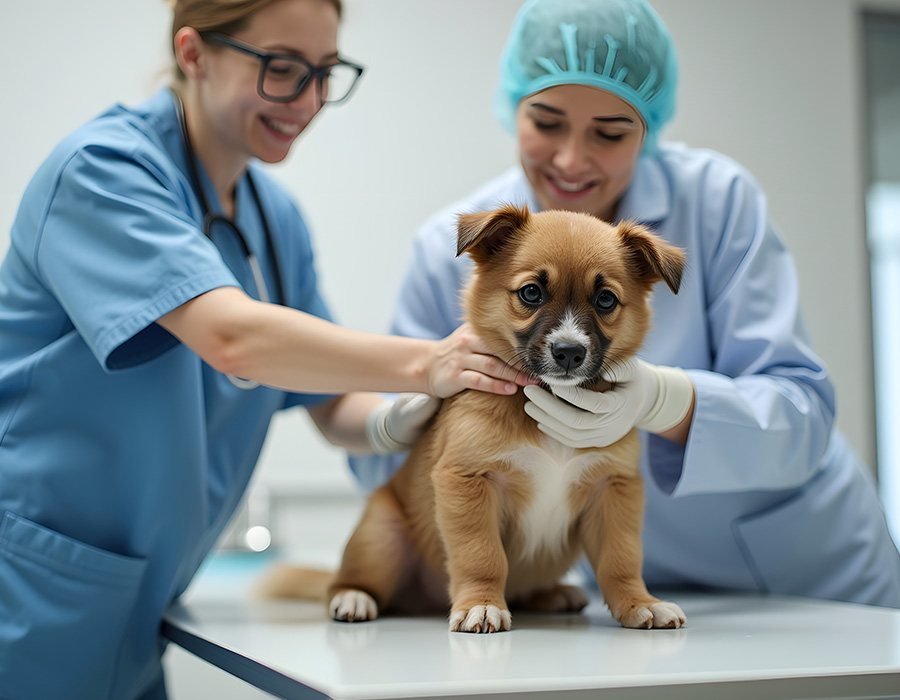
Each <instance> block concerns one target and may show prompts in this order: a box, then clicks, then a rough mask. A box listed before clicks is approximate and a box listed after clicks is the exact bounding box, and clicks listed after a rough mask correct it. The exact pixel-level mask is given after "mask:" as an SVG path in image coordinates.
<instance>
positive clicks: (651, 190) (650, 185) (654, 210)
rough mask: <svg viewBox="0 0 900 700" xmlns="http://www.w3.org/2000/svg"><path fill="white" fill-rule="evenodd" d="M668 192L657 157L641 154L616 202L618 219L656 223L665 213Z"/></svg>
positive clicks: (668, 205) (669, 197)
mask: <svg viewBox="0 0 900 700" xmlns="http://www.w3.org/2000/svg"><path fill="white" fill-rule="evenodd" d="M671 209H672V193H671V190H670V189H669V185H668V183H667V182H666V176H665V173H664V172H663V168H662V165H661V162H660V160H659V158H657V157H653V156H641V157H640V158H639V159H638V164H637V167H636V168H635V171H634V177H633V178H632V179H631V184H630V185H629V186H628V189H627V190H625V194H624V195H623V196H622V201H621V202H620V203H619V211H618V214H617V218H618V220H619V221H637V222H638V223H642V224H658V223H661V222H662V221H665V219H666V218H667V217H668V216H669V213H670V212H671Z"/></svg>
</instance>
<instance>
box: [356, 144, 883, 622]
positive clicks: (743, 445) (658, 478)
mask: <svg viewBox="0 0 900 700" xmlns="http://www.w3.org/2000/svg"><path fill="white" fill-rule="evenodd" d="M506 202H511V203H515V204H527V205H528V206H529V207H530V208H531V209H532V211H540V205H539V204H538V202H537V201H536V199H535V197H534V193H533V191H532V189H531V187H530V186H529V184H528V181H527V179H526V178H525V176H524V174H523V172H522V171H521V169H520V168H514V169H512V170H510V171H508V172H507V173H505V174H504V175H502V176H500V177H498V178H496V179H495V180H493V181H491V182H489V183H487V184H486V185H484V186H483V187H481V188H480V189H479V190H478V191H476V192H475V193H473V194H472V195H470V196H469V197H467V198H465V199H464V200H462V201H460V202H456V203H454V204H452V205H451V206H449V207H447V208H445V209H444V210H442V211H440V212H438V213H436V214H435V215H434V216H433V217H432V218H430V219H429V220H428V221H427V222H426V223H425V224H424V225H423V226H422V228H421V229H420V230H419V232H418V234H417V235H416V238H415V243H414V248H413V251H412V260H411V261H410V263H409V265H408V267H407V271H406V275H405V277H404V279H403V282H402V285H401V288H400V296H399V299H398V302H397V306H396V309H395V314H394V322H393V327H392V331H393V332H394V333H397V334H399V335H409V336H414V337H422V338H442V337H444V336H446V335H447V334H448V333H450V332H451V331H453V330H454V329H455V328H456V327H457V326H458V325H459V323H460V319H461V318H462V309H461V308H460V304H459V299H460V294H459V292H460V290H461V289H462V286H463V284H464V283H465V279H466V277H467V275H468V273H469V271H470V269H471V261H470V259H469V257H468V256H461V257H459V258H457V257H456V217H457V215H458V214H459V213H460V212H471V211H481V210H489V209H494V208H496V207H498V206H500V205H501V204H503V203H506ZM618 217H619V218H620V219H621V220H629V219H630V220H634V221H638V222H641V223H643V224H645V225H647V226H649V227H650V228H651V229H653V230H654V231H655V232H656V233H658V234H659V235H661V236H662V237H663V238H665V239H666V240H668V241H669V242H670V243H673V244H674V245H677V246H679V247H682V248H684V249H685V250H686V252H687V257H688V265H687V270H686V272H685V275H684V278H683V280H682V285H681V289H680V291H679V293H678V295H677V296H676V295H675V294H673V293H672V292H671V291H670V290H669V289H668V288H667V287H665V286H664V285H658V286H657V288H656V290H655V292H654V298H653V313H654V321H653V327H652V330H651V332H650V334H649V336H648V338H647V342H646V343H645V345H644V348H643V350H642V352H641V353H640V355H641V357H642V358H643V359H645V360H647V361H649V362H652V363H655V364H661V365H669V366H676V367H683V368H685V369H686V370H687V371H688V374H689V375H690V377H691V380H692V382H693V384H694V387H695V390H696V405H695V411H694V418H693V424H692V428H691V432H690V436H689V439H688V442H687V445H686V447H684V448H683V447H680V446H678V445H676V444H675V443H672V442H670V441H668V440H665V439H664V438H660V437H659V436H656V435H649V434H645V433H642V434H641V440H642V455H641V471H642V473H643V475H644V477H645V493H646V500H647V504H646V509H645V519H644V533H643V542H644V577H645V579H646V581H647V583H648V585H651V586H704V587H720V588H729V589H739V590H750V591H762V592H772V593H780V594H789V595H802V596H814V597H820V598H830V599H837V600H848V601H855V602H860V603H873V604H878V605H886V606H894V607H900V555H898V552H897V548H896V547H895V545H894V543H893V542H892V541H891V537H890V535H889V533H888V530H887V525H886V523H885V519H884V515H883V512H882V510H881V508H880V505H879V502H878V498H877V494H876V491H875V488H874V486H873V484H872V480H871V476H870V474H869V472H868V470H867V469H866V468H865V466H864V465H862V464H861V462H860V460H859V459H858V457H857V455H856V454H855V453H854V452H853V450H852V449H851V448H850V446H849V445H848V443H847V442H846V440H845V439H844V437H843V436H842V435H841V434H840V433H839V432H838V431H837V430H835V429H834V415H835V397H834V390H833V387H832V383H831V380H830V378H829V375H828V370H827V368H826V366H825V364H824V363H823V362H822V360H821V359H820V358H819V357H818V356H817V355H816V354H815V352H814V351H813V349H812V347H811V343H810V339H809V336H808V334H807V331H806V327H805V324H804V321H803V316H802V313H801V310H800V298H799V297H800V294H799V284H798V280H797V273H796V270H795V267H794V261H793V257H792V256H791V254H790V252H789V251H788V249H787V247H786V246H785V244H784V241H783V239H782V237H781V235H780V234H779V233H778V231H777V230H776V229H775V227H774V225H773V224H772V222H771V220H770V217H769V213H768V207H767V203H766V197H765V195H764V194H763V193H762V191H761V190H760V188H759V186H758V185H757V183H756V182H755V181H754V179H753V178H752V177H751V176H750V175H749V174H748V173H747V172H746V170H744V169H743V168H742V167H741V166H740V165H738V164H737V163H735V162H734V161H732V160H730V159H728V158H726V157H725V156H722V155H721V154H718V153H715V152H712V151H708V150H700V149H691V148H688V147H686V146H684V145H683V144H663V145H661V146H660V148H659V149H658V151H657V152H656V153H655V154H654V155H652V156H643V157H641V158H640V160H639V162H638V165H637V169H636V172H635V175H634V178H633V179H632V182H631V184H630V185H629V188H628V190H627V191H626V193H625V195H624V197H623V199H622V202H621V204H620V207H619V212H618ZM403 458H404V455H388V456H373V457H359V458H352V459H351V467H352V468H353V469H354V472H355V473H356V475H357V477H358V479H359V480H360V481H361V482H362V484H363V485H365V486H367V487H369V488H374V487H375V486H376V485H378V484H380V483H382V482H383V481H385V480H386V479H387V478H389V476H390V475H391V474H392V473H393V471H394V470H395V469H397V468H398V467H399V464H400V463H401V462H402V460H403ZM591 579H593V575H591Z"/></svg>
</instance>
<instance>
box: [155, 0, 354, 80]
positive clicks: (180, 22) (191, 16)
mask: <svg viewBox="0 0 900 700" xmlns="http://www.w3.org/2000/svg"><path fill="white" fill-rule="evenodd" d="M275 1H276V0H166V3H167V4H168V5H169V7H171V8H172V34H171V36H170V37H169V39H170V42H169V45H170V46H171V47H172V53H173V56H174V52H175V35H176V34H177V33H178V30H179V29H181V28H182V27H193V28H194V29H196V30H197V31H198V32H220V33H221V34H232V33H234V32H237V31H240V30H241V29H242V28H243V27H244V26H245V25H246V24H247V22H248V21H249V20H250V18H251V17H252V16H253V15H255V14H256V13H257V12H259V11H260V10H262V9H263V8H264V7H266V6H267V5H271V4H272V3H273V2H275ZM323 2H328V3H330V4H331V5H333V6H334V9H336V10H337V13H338V18H340V16H341V13H342V11H343V7H342V3H341V0H323ZM183 80H184V73H182V72H181V68H179V66H178V62H177V61H176V62H175V83H176V84H179V83H181V82H182V81H183Z"/></svg>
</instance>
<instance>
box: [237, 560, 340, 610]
mask: <svg viewBox="0 0 900 700" xmlns="http://www.w3.org/2000/svg"><path fill="white" fill-rule="evenodd" d="M333 578H334V572H333V571H325V570H323V569H308V568H305V567H300V566H291V565H290V564H282V563H276V564H273V565H272V566H271V567H269V570H268V571H266V572H265V573H264V574H263V576H262V578H261V579H260V580H259V581H258V582H257V584H256V586H255V587H254V592H255V593H256V595H258V596H260V597H262V598H293V599H298V600H316V601H322V602H324V601H325V597H326V595H327V593H328V586H329V584H330V583H331V581H332V579H333Z"/></svg>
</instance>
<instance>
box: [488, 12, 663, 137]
mask: <svg viewBox="0 0 900 700" xmlns="http://www.w3.org/2000/svg"><path fill="white" fill-rule="evenodd" d="M677 83H678V60H677V58H676V56H675V46H674V44H673V43H672V38H671V37H670V36H669V32H668V30H667V29H666V27H665V25H664V24H663V22H662V20H661V19H660V18H659V15H657V14H656V12H655V11H654V9H653V8H652V7H651V6H650V4H649V3H647V2H645V1H644V0H528V2H526V3H525V4H524V5H523V6H522V8H521V9H520V10H519V14H518V15H516V19H515V22H514V23H513V27H512V30H511V32H510V35H509V38H508V39H507V42H506V47H505V48H504V49H503V54H502V56H501V58H500V85H499V87H498V90H497V95H496V100H495V109H496V113H497V116H498V118H499V119H500V123H501V124H503V126H504V127H506V129H507V130H508V131H509V132H510V133H515V130H516V110H517V109H518V106H519V102H520V101H521V100H522V99H523V98H524V97H527V96H528V95H533V94H534V93H536V92H540V91H541V90H545V89H547V88H549V87H554V86H556V85H570V84H574V85H592V86H594V87H598V88H601V89H603V90H606V91H608V92H611V93H613V94H614V95H617V96H618V97H621V98H622V99H623V100H625V101H626V102H628V103H629V104H630V105H631V106H632V107H634V109H635V110H636V111H637V112H638V114H640V115H641V117H642V118H643V120H644V123H645V125H646V127H647V134H646V138H645V141H644V152H645V153H651V152H652V151H653V150H654V149H655V148H656V141H657V137H658V135H659V131H660V129H662V127H663V126H664V125H665V124H666V123H667V122H668V121H669V120H670V119H671V118H672V116H673V115H674V114H675V88H676V85H677Z"/></svg>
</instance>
